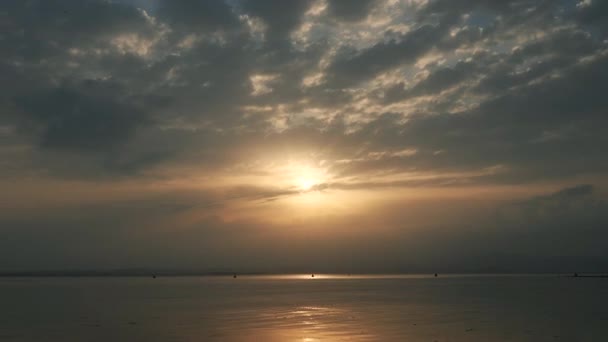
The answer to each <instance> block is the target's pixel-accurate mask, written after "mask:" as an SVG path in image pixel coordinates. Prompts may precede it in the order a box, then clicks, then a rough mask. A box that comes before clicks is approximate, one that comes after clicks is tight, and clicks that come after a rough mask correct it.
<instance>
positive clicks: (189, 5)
mask: <svg viewBox="0 0 608 342" xmlns="http://www.w3.org/2000/svg"><path fill="white" fill-rule="evenodd" d="M155 12H156V13H158V14H159V17H160V18H163V19H165V20H166V21H167V22H168V23H169V24H170V25H171V27H174V28H178V29H180V30H184V31H186V32H191V31H194V32H206V31H215V30H221V29H223V30H232V29H234V28H235V27H238V26H239V21H238V18H237V16H236V14H235V13H234V12H233V11H232V8H231V7H230V6H229V5H228V4H227V3H226V2H225V1H224V0H218V1H197V0H163V1H161V2H160V4H159V6H158V8H157V9H156V11H155Z"/></svg>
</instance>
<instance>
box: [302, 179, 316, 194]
mask: <svg viewBox="0 0 608 342" xmlns="http://www.w3.org/2000/svg"><path fill="white" fill-rule="evenodd" d="M317 184H318V182H317V181H316V180H315V179H313V178H307V177H302V178H300V179H299V180H298V185H299V188H300V189H301V190H302V191H309V190H310V189H312V188H313V187H314V186H315V185H317Z"/></svg>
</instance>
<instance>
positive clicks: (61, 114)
mask: <svg viewBox="0 0 608 342" xmlns="http://www.w3.org/2000/svg"><path fill="white" fill-rule="evenodd" d="M100 88H106V89H100ZM108 92H110V93H112V92H114V90H111V89H107V87H104V85H97V84H94V82H91V83H89V84H86V83H85V84H81V85H80V87H79V89H78V90H75V89H70V88H64V87H62V88H57V89H52V90H49V91H47V92H43V93H40V94H28V95H24V96H21V97H18V98H17V99H16V104H17V106H18V107H20V108H21V109H22V110H23V115H24V116H25V119H26V120H25V122H24V124H23V125H24V126H26V127H32V128H33V129H34V130H37V129H39V130H40V131H41V136H42V140H41V141H40V144H41V145H42V146H43V147H49V148H67V149H85V150H86V149H92V150H104V149H107V148H112V147H116V146H120V145H121V144H123V143H125V142H126V140H127V139H128V138H129V137H130V136H131V135H132V134H133V132H134V131H135V129H136V128H137V126H138V125H140V124H143V123H144V122H145V118H144V116H143V114H142V113H141V111H140V110H138V109H137V108H136V107H133V106H130V105H129V104H128V103H121V102H118V99H117V97H116V96H112V95H106V94H104V93H108Z"/></svg>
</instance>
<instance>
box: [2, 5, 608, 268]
mask: <svg viewBox="0 0 608 342" xmlns="http://www.w3.org/2000/svg"><path fill="white" fill-rule="evenodd" d="M0 28H1V29H0V189H1V191H0V237H1V238H0V271H24V270H25V271H27V270H76V269H117V268H140V267H141V268H153V269H179V270H185V269H196V270H235V271H243V272H245V271H252V272H253V271H260V272H311V271H314V272H343V273H355V272H375V273H381V272H435V271H437V272H573V271H579V272H585V271H589V272H591V271H606V270H607V269H608V248H606V247H607V245H606V241H608V202H606V200H607V198H608V187H607V184H608V173H607V171H608V153H606V147H607V146H608V134H606V132H605V130H606V127H608V117H607V114H608V96H607V94H608V93H607V92H606V89H608V2H606V1H601V0H559V1H558V0H550V1H549V0H547V1H545V0H500V1H499V0H464V1H452V0H359V1H347V0H289V1H285V0H226V1H222V0H207V1H205V0H198V1H195V0H171V1H169V0H120V1H119V0H115V1H107V0H57V1H42V0H3V1H2V2H0Z"/></svg>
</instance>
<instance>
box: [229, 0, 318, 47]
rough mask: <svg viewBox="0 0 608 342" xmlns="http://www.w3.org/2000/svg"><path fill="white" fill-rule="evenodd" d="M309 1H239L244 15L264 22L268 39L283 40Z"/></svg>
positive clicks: (294, 26) (296, 22)
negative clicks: (267, 29) (246, 14)
mask: <svg viewBox="0 0 608 342" xmlns="http://www.w3.org/2000/svg"><path fill="white" fill-rule="evenodd" d="M311 3H312V1H311V0H293V1H281V0H240V1H239V2H238V4H239V6H241V7H242V9H243V10H244V12H245V13H248V14H250V15H253V16H256V17H259V18H261V19H262V20H264V22H265V23H266V24H267V25H268V26H269V39H271V40H274V39H284V38H285V37H286V36H287V35H288V34H289V33H291V31H293V30H294V29H295V28H297V27H298V26H299V24H300V22H301V19H302V16H303V15H304V12H306V10H307V9H308V8H309V7H310V5H311Z"/></svg>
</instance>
